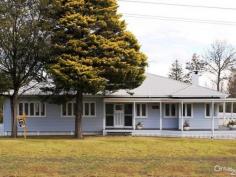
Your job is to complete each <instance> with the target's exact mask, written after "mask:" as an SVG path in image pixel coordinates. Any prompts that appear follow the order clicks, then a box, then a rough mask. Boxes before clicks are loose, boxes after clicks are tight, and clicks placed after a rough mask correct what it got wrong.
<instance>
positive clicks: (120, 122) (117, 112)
mask: <svg viewBox="0 0 236 177" xmlns="http://www.w3.org/2000/svg"><path fill="white" fill-rule="evenodd" d="M114 127H117V128H118V127H124V105H123V104H115V105H114Z"/></svg>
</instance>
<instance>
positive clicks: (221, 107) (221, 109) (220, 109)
mask: <svg viewBox="0 0 236 177" xmlns="http://www.w3.org/2000/svg"><path fill="white" fill-rule="evenodd" d="M219 112H223V104H219Z"/></svg>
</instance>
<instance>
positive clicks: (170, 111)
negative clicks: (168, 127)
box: [164, 103, 177, 118]
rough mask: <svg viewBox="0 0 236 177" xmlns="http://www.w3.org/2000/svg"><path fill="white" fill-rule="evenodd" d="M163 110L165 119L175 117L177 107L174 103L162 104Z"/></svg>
mask: <svg viewBox="0 0 236 177" xmlns="http://www.w3.org/2000/svg"><path fill="white" fill-rule="evenodd" d="M164 108H165V118H173V117H176V115H177V114H176V113H177V105H176V104H175V103H166V104H164Z"/></svg>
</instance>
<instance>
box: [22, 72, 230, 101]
mask: <svg viewBox="0 0 236 177" xmlns="http://www.w3.org/2000/svg"><path fill="white" fill-rule="evenodd" d="M46 85H47V84H39V85H38V86H37V87H34V88H32V89H29V90H27V89H26V91H25V92H24V93H23V95H25V96H27V95H28V96H30V95H47V94H48V93H45V92H43V91H42V90H41V89H40V88H42V87H45V86H46ZM98 95H99V96H102V95H101V94H98ZM226 96H227V94H225V93H222V92H218V91H215V90H212V89H209V88H205V87H202V86H196V85H191V84H186V83H183V82H180V81H176V80H173V79H170V78H167V77H163V76H158V75H154V74H149V73H147V74H146V79H145V80H144V82H143V83H142V85H141V86H139V87H138V88H135V89H133V90H119V91H116V92H114V93H107V94H106V97H133V98H135V97H145V98H148V97H150V98H225V97H226Z"/></svg>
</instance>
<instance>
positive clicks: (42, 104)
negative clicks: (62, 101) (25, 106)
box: [41, 103, 45, 116]
mask: <svg viewBox="0 0 236 177" xmlns="http://www.w3.org/2000/svg"><path fill="white" fill-rule="evenodd" d="M41 116H45V103H41Z"/></svg>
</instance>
